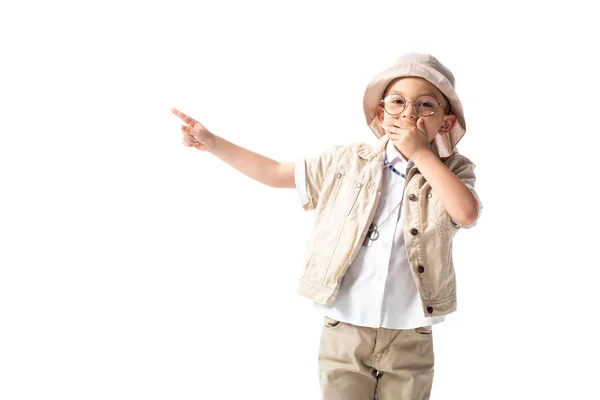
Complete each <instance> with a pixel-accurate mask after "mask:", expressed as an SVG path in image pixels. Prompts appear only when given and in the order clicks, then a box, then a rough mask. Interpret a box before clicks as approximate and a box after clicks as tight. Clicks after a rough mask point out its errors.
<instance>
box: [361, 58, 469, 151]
mask: <svg viewBox="0 0 600 400" xmlns="http://www.w3.org/2000/svg"><path fill="white" fill-rule="evenodd" d="M409 76H412V77H419V78H423V79H425V80H427V81H428V82H429V83H431V84H432V85H434V86H435V87H437V88H438V89H439V90H440V91H441V92H442V93H443V94H444V96H446V98H447V99H448V101H449V102H450V110H451V113H452V114H454V115H456V119H457V122H456V124H454V127H453V128H452V130H451V131H450V132H448V133H444V134H440V133H438V134H437V135H436V136H435V138H434V140H433V142H434V143H433V145H432V146H431V148H432V150H435V151H436V152H437V153H438V155H439V156H440V158H445V157H450V156H451V155H453V154H454V147H455V146H456V144H457V143H458V142H459V141H460V139H461V138H462V137H463V136H464V134H465V132H466V131H467V126H466V123H465V116H464V112H463V107H462V103H461V102H460V99H459V98H458V95H457V94H456V90H455V89H454V87H455V82H454V75H453V74H452V72H450V70H449V69H448V68H446V67H445V66H444V65H443V64H442V63H441V62H439V61H438V60H437V59H436V58H435V57H433V56H432V55H430V54H421V53H408V54H405V55H403V56H402V57H400V58H398V59H397V60H396V61H395V62H394V63H393V64H392V66H391V67H389V68H388V69H386V70H384V71H382V72H380V73H379V74H377V75H376V76H375V77H374V78H373V79H372V80H371V82H369V84H368V85H367V89H366V90H365V95H364V98H363V109H364V112H365V117H366V120H367V125H369V128H371V130H372V131H373V133H375V136H377V138H381V137H382V136H384V135H385V130H384V129H383V127H382V126H381V123H380V122H379V119H378V118H377V106H378V105H380V104H381V100H382V99H383V94H384V93H385V90H386V89H387V87H388V86H389V85H390V83H391V82H392V81H393V80H395V79H397V78H402V77H409Z"/></svg>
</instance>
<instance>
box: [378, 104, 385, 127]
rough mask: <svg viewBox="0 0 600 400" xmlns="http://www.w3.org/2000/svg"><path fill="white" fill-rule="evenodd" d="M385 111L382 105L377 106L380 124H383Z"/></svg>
mask: <svg viewBox="0 0 600 400" xmlns="http://www.w3.org/2000/svg"><path fill="white" fill-rule="evenodd" d="M384 112H385V111H384V110H383V107H382V106H381V105H378V106H377V120H378V121H379V123H380V124H381V123H383V113H384Z"/></svg>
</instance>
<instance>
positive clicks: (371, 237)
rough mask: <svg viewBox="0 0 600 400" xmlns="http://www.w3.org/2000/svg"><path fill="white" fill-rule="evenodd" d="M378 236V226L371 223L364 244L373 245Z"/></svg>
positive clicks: (366, 245)
mask: <svg viewBox="0 0 600 400" xmlns="http://www.w3.org/2000/svg"><path fill="white" fill-rule="evenodd" d="M378 237H379V232H378V231H377V226H375V224H371V226H370V227H369V231H368V232H367V236H366V237H365V241H364V242H363V246H364V247H371V245H372V244H373V242H374V241H375V240H377V238H378Z"/></svg>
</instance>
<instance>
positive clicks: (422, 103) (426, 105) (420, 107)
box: [415, 96, 438, 117]
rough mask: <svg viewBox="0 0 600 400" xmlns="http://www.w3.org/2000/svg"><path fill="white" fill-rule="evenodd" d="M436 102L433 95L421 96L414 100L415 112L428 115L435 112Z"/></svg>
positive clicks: (424, 115)
mask: <svg viewBox="0 0 600 400" xmlns="http://www.w3.org/2000/svg"><path fill="white" fill-rule="evenodd" d="M437 107H438V102H437V100H436V98H435V97H432V96H421V97H419V98H418V99H417V100H415V109H416V110H417V114H419V115H421V116H423V117H428V116H430V115H433V114H434V113H435V110H437Z"/></svg>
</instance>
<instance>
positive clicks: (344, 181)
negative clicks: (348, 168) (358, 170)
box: [329, 170, 364, 217]
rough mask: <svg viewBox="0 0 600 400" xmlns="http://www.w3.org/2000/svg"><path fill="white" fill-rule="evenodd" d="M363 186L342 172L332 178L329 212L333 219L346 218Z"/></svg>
mask: <svg viewBox="0 0 600 400" xmlns="http://www.w3.org/2000/svg"><path fill="white" fill-rule="evenodd" d="M363 186H364V185H363V184H362V183H361V182H359V181H357V180H355V179H352V178H350V177H349V176H348V175H346V174H345V172H344V171H342V170H340V171H338V172H337V173H336V174H335V177H334V178H333V188H332V192H331V199H330V201H329V210H330V213H331V215H332V216H334V217H347V216H348V215H349V214H350V212H351V211H352V208H353V207H354V204H355V203H356V199H357V198H358V194H359V193H360V191H361V190H362V188H363Z"/></svg>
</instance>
